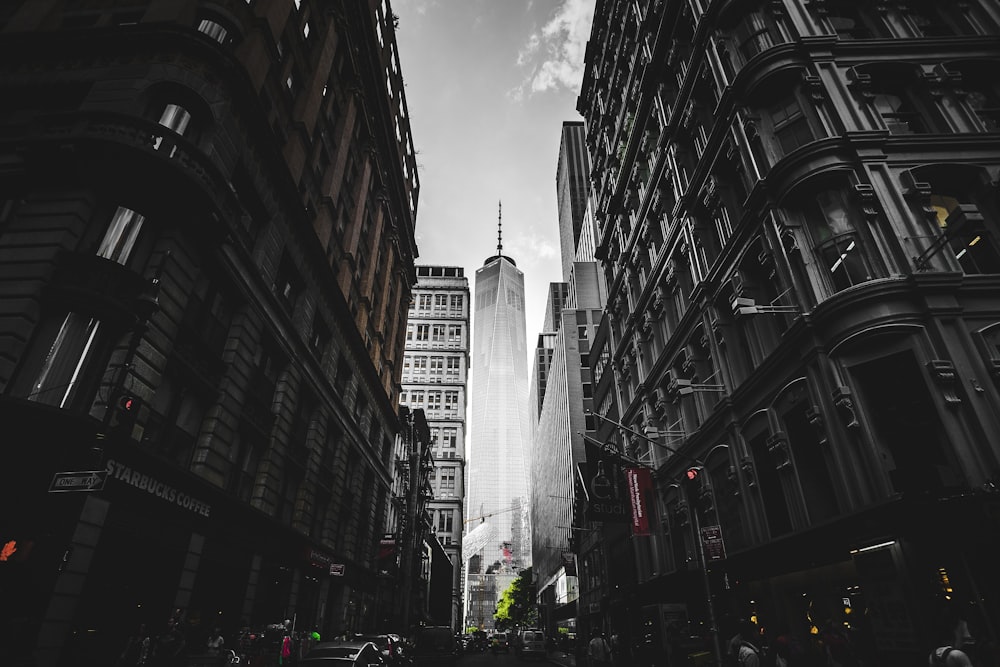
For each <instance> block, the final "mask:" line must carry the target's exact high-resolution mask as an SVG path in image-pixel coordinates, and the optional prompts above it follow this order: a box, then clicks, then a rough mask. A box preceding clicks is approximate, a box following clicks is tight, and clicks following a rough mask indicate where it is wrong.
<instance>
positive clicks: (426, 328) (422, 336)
mask: <svg viewBox="0 0 1000 667" xmlns="http://www.w3.org/2000/svg"><path fill="white" fill-rule="evenodd" d="M430 335H431V325H429V324H418V325H417V342H427V341H428V340H430Z"/></svg>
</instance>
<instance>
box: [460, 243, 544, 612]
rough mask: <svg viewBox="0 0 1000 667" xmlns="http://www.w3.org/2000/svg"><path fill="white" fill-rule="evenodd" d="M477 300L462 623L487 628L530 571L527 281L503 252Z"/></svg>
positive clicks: (482, 276) (484, 275)
mask: <svg viewBox="0 0 1000 667" xmlns="http://www.w3.org/2000/svg"><path fill="white" fill-rule="evenodd" d="M475 295H476V296H475V309H476V310H475V313H476V314H475V320H474V323H473V326H474V331H473V344H472V354H473V382H472V397H473V400H472V421H471V427H472V430H471V441H470V447H469V458H468V462H467V469H468V480H469V485H468V490H467V493H466V503H465V516H466V530H467V533H466V538H465V541H464V543H463V544H464V558H465V561H466V586H465V597H466V604H465V617H466V625H478V626H482V627H485V628H490V627H492V626H493V612H494V607H495V605H496V601H497V599H498V596H499V595H501V594H502V593H503V591H504V589H505V588H506V587H507V586H508V585H509V584H510V582H511V581H513V580H514V578H516V577H517V575H518V573H519V571H520V570H521V569H522V568H524V567H527V566H529V565H530V564H531V544H530V539H531V537H530V536H531V529H530V521H529V513H528V469H527V465H526V463H527V447H528V439H529V424H528V414H529V412H528V367H527V366H528V350H527V344H526V336H525V324H524V274H523V273H521V271H520V270H519V269H518V268H517V266H516V265H515V264H514V260H512V259H511V258H509V257H506V256H505V255H504V254H503V246H502V244H498V245H497V254H496V255H494V256H493V257H490V258H489V259H487V260H486V262H485V264H484V265H483V267H482V268H480V269H479V270H478V271H476V285H475Z"/></svg>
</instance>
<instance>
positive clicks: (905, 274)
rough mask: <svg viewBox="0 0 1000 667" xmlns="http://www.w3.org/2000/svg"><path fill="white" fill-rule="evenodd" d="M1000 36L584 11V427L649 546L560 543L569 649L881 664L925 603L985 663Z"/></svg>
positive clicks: (797, 17)
mask: <svg viewBox="0 0 1000 667" xmlns="http://www.w3.org/2000/svg"><path fill="white" fill-rule="evenodd" d="M998 26H1000V7H998V6H997V4H996V3H995V2H987V1H983V2H979V1H971V2H964V3H961V4H959V5H956V6H954V7H949V8H944V7H943V6H940V5H938V4H935V3H931V2H920V1H917V2H906V3H903V2H879V3H864V2H850V1H845V2H840V1H833V0H815V1H811V2H792V1H791V0H775V1H771V2H711V1H708V0H689V1H681V0H661V1H659V2H647V3H633V2H624V1H617V0H609V1H603V0H600V1H599V2H598V3H597V8H596V13H595V19H594V24H593V30H592V33H591V38H590V42H589V44H588V47H587V54H586V72H585V76H584V81H583V86H582V91H581V94H580V97H579V101H578V108H579V110H580V112H581V113H582V114H583V116H584V118H585V122H586V127H587V146H588V149H589V153H590V156H591V160H592V164H593V170H592V177H593V198H594V211H595V214H596V220H597V226H598V239H597V241H598V243H597V250H596V252H597V255H598V257H599V259H600V261H601V262H602V266H603V270H604V273H605V277H606V279H607V284H608V293H609V300H608V306H607V308H606V315H605V317H604V321H603V323H602V325H601V328H600V330H599V331H598V333H597V335H596V336H595V339H594V340H593V341H592V345H593V347H592V352H591V361H592V364H593V382H594V386H595V389H594V405H595V408H596V410H597V412H598V413H599V415H600V416H601V417H603V419H599V421H600V422H601V428H600V438H599V439H600V440H601V441H602V442H607V443H608V445H607V447H606V450H611V453H613V454H615V455H616V456H617V457H618V459H617V460H618V461H619V463H621V465H622V466H623V467H625V468H628V467H634V468H644V469H647V470H651V471H652V474H653V484H652V487H651V488H650V489H648V490H646V491H644V493H645V497H644V502H645V503H647V504H648V509H649V511H650V512H651V513H652V515H651V516H652V518H651V521H652V525H651V530H650V532H649V534H648V535H645V534H642V533H639V534H635V533H634V532H633V533H631V534H630V533H629V532H628V531H625V532H624V533H620V532H619V533H615V532H614V531H615V530H617V529H610V528H609V531H610V533H611V534H612V538H613V539H610V540H603V541H601V540H597V539H596V538H588V541H587V542H586V544H584V545H582V546H581V552H582V553H581V563H583V565H581V569H582V570H583V572H582V573H581V579H580V581H581V604H580V608H581V613H584V612H586V613H587V618H586V619H582V621H585V623H586V626H584V625H583V624H581V626H582V627H603V628H604V629H606V630H608V631H616V630H617V631H619V632H621V633H623V634H628V635H630V636H629V640H630V641H631V642H634V645H635V647H636V650H637V651H642V650H655V651H663V650H666V644H667V643H669V642H670V641H672V638H676V637H677V636H678V635H677V633H678V632H681V633H686V632H687V630H686V629H685V630H681V627H682V626H683V627H685V628H687V629H690V630H692V633H690V634H693V635H695V636H701V637H702V638H703V642H702V644H701V646H700V648H699V649H698V650H715V651H717V650H718V647H719V643H720V642H719V641H718V640H719V637H720V635H721V637H722V638H723V639H725V638H728V636H730V635H731V633H732V632H734V630H733V628H734V624H735V623H736V622H737V621H738V620H747V619H753V620H755V621H756V622H757V623H758V625H759V628H760V629H761V632H762V633H763V635H764V637H765V638H769V637H773V636H774V633H775V632H777V631H778V630H779V629H780V628H797V627H802V628H813V629H814V630H815V632H816V633H818V635H822V633H824V632H827V631H828V630H829V629H830V628H847V629H849V630H850V631H851V632H852V633H853V636H854V638H855V640H856V643H857V645H856V649H857V651H858V654H859V655H862V656H864V657H865V658H867V659H868V660H874V661H878V664H905V663H908V662H910V661H912V660H913V659H924V658H923V656H926V655H927V651H928V650H929V645H930V644H931V643H932V642H934V641H936V638H935V630H934V625H935V623H936V622H937V621H938V619H940V618H941V616H942V615H943V614H945V613H946V609H945V608H947V607H949V606H950V607H952V609H951V611H957V612H959V613H961V614H963V615H965V616H967V617H968V618H969V622H970V625H973V626H975V628H976V632H978V633H979V634H980V636H981V637H983V638H984V640H985V639H989V640H993V641H995V640H996V639H997V628H996V626H995V619H996V618H997V614H998V609H997V608H996V606H995V605H996V593H997V592H998V590H1000V580H998V579H997V575H996V570H995V568H994V567H992V566H991V565H990V564H989V560H990V558H989V556H988V554H991V553H994V552H995V551H996V548H997V544H998V539H1000V526H998V505H997V501H998V495H997V483H998V481H1000V448H998V445H997V443H998V442H1000V437H998V436H1000V409H998V406H1000V391H998V386H1000V383H998V375H997V370H996V369H997V366H998V364H1000V361H998V359H1000V355H998V352H997V349H998V348H997V341H998V340H1000V307H998V304H1000V301H998V300H997V299H996V298H995V296H996V294H997V289H998V287H1000V227H998V220H1000V202H998V197H997V187H998V186H997V183H998V176H1000V133H998V127H1000V126H998V125H997V111H996V110H997V106H998V105H997V101H998V100H1000V98H998V93H1000V89H998V87H997V82H996V77H995V76H993V75H992V72H993V71H994V68H995V67H996V65H997V63H998V61H1000V42H998V41H997V35H998V33H1000V30H998ZM619 424H620V426H619ZM688 471H691V477H694V480H693V481H692V483H688V482H687V480H688ZM581 520H582V517H581ZM696 527H701V528H707V529H708V532H707V533H706V532H702V534H701V535H699V534H698V533H697V531H696V530H695V528H696ZM616 535H617V536H616ZM942 535H948V538H947V539H945V540H942V539H941V536H942ZM702 547H704V548H702ZM703 560H705V561H706V564H705V565H703V564H702V561H703ZM706 587H707V590H706ZM708 600H711V603H709V602H708ZM991 619H992V620H991ZM686 623H690V625H685V624H686ZM642 627H645V628H647V629H648V631H647V632H645V633H644V634H643V635H642V636H639V637H637V636H635V635H636V634H637V633H636V632H635V629H636V628H642ZM685 641H686V640H685ZM713 644H714V646H713ZM675 645H679V644H676V642H675ZM688 646H689V647H690V645H688ZM691 650H692V651H693V650H695V649H693V648H692V649H691Z"/></svg>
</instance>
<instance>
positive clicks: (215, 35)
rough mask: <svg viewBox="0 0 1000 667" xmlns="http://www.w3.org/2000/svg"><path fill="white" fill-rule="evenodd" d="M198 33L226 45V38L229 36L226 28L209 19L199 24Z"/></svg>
mask: <svg viewBox="0 0 1000 667" xmlns="http://www.w3.org/2000/svg"><path fill="white" fill-rule="evenodd" d="M198 32H201V33H204V34H206V35H208V36H209V37H211V38H212V39H214V40H215V41H217V42H218V43H219V44H225V43H226V37H227V36H228V35H229V33H228V32H227V31H226V29H225V28H224V27H222V26H221V25H219V24H218V23H216V22H215V21H210V20H209V19H203V20H202V21H201V23H199V24H198Z"/></svg>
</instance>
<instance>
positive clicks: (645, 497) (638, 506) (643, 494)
mask: <svg viewBox="0 0 1000 667" xmlns="http://www.w3.org/2000/svg"><path fill="white" fill-rule="evenodd" d="M625 482H626V486H627V488H628V498H629V504H630V505H631V506H632V534H633V535H636V536H643V535H647V536H648V535H649V496H650V494H651V491H652V490H653V476H652V475H651V474H650V471H649V468H626V469H625Z"/></svg>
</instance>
